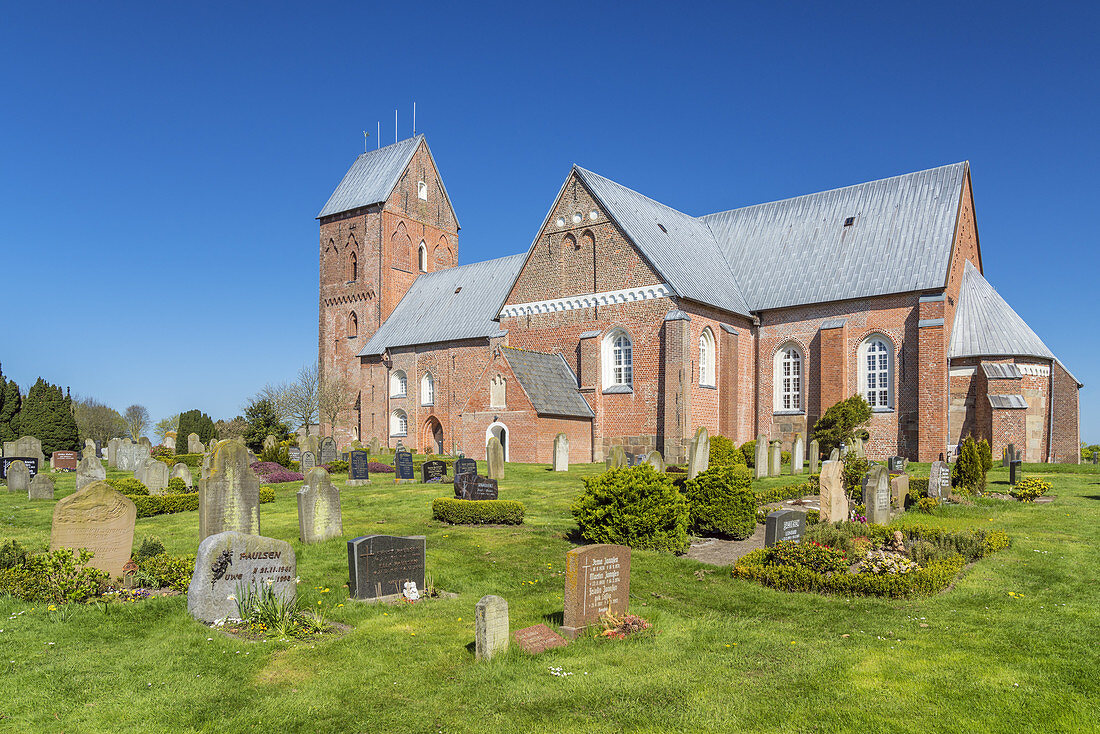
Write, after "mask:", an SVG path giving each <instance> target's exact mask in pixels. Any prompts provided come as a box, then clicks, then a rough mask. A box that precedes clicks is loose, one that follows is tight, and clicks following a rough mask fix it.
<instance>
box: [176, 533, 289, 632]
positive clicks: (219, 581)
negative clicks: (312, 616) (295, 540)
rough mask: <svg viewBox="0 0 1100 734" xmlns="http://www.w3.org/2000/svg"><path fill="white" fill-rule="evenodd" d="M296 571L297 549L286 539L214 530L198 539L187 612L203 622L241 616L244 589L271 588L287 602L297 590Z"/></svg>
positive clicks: (188, 590) (259, 589) (255, 590)
mask: <svg viewBox="0 0 1100 734" xmlns="http://www.w3.org/2000/svg"><path fill="white" fill-rule="evenodd" d="M297 574H298V564H297V561H296V559H295V557H294V549H293V548H292V547H291V546H290V543H287V542H286V541H285V540H276V539H275V538H265V537H262V536H259V535H249V534H247V533H239V532H236V531H233V530H227V531H225V532H221V533H215V534H214V535H211V536H209V537H208V538H206V539H204V540H203V541H202V542H201V543H199V552H198V555H197V557H196V558H195V573H194V574H193V575H192V576H191V585H190V586H188V588H187V611H188V612H190V614H191V616H192V617H194V618H195V619H197V620H200V621H202V622H216V621H218V620H220V619H239V618H240V611H239V608H238V605H237V602H238V601H241V595H242V592H244V591H245V590H246V589H252V591H254V592H256V593H259V592H261V591H263V590H264V589H268V588H270V590H271V592H272V593H274V595H275V596H276V597H278V598H280V599H282V600H283V601H289V600H291V599H293V598H294V597H295V595H296V594H297V586H298V585H297V583H296V581H295V579H296V577H297ZM269 582H270V583H269Z"/></svg>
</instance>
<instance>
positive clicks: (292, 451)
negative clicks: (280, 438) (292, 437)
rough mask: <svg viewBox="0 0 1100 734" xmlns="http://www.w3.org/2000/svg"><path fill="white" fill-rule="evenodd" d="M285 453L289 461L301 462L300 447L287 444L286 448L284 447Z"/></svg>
mask: <svg viewBox="0 0 1100 734" xmlns="http://www.w3.org/2000/svg"><path fill="white" fill-rule="evenodd" d="M286 453H287V456H288V457H289V458H290V460H291V461H297V462H301V460H302V450H301V449H300V448H298V447H297V446H288V447H287V449H286Z"/></svg>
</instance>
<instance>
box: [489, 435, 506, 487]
mask: <svg viewBox="0 0 1100 734" xmlns="http://www.w3.org/2000/svg"><path fill="white" fill-rule="evenodd" d="M485 458H486V460H487V461H488V464H489V470H488V474H489V478H490V479H495V480H497V481H498V482H499V481H500V480H501V479H504V446H502V445H501V443H500V439H499V438H497V437H496V436H492V437H490V438H489V445H488V446H486V447H485Z"/></svg>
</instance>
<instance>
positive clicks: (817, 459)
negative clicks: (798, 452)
mask: <svg viewBox="0 0 1100 734" xmlns="http://www.w3.org/2000/svg"><path fill="white" fill-rule="evenodd" d="M820 465H821V444H820V443H818V441H817V439H816V438H815V439H814V440H813V441H810V474H817V473H818V469H819V468H820Z"/></svg>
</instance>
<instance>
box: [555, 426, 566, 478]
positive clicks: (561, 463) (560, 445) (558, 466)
mask: <svg viewBox="0 0 1100 734" xmlns="http://www.w3.org/2000/svg"><path fill="white" fill-rule="evenodd" d="M554 471H569V437H568V436H566V435H565V434H564V433H559V434H558V435H556V436H554Z"/></svg>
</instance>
